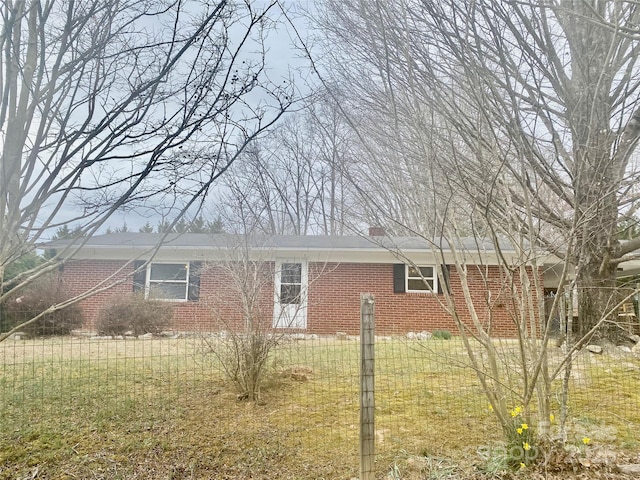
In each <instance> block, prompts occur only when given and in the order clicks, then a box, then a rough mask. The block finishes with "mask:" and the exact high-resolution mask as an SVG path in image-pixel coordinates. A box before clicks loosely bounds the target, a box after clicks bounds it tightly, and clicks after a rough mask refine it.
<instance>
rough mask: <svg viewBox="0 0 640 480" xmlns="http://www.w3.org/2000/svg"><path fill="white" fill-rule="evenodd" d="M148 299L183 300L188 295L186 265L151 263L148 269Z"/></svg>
mask: <svg viewBox="0 0 640 480" xmlns="http://www.w3.org/2000/svg"><path fill="white" fill-rule="evenodd" d="M147 285H148V287H147V288H148V292H149V295H148V298H153V299H156V300H183V301H186V300H187V299H188V294H189V264H188V263H152V264H151V265H150V266H149V269H148V284H147Z"/></svg>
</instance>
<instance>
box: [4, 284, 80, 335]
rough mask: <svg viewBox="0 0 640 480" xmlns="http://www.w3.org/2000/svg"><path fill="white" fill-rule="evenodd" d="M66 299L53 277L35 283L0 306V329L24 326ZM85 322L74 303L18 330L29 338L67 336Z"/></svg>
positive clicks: (60, 285)
mask: <svg viewBox="0 0 640 480" xmlns="http://www.w3.org/2000/svg"><path fill="white" fill-rule="evenodd" d="M68 298H69V295H67V293H66V292H65V289H64V285H63V284H61V283H60V282H59V281H58V280H57V279H56V278H55V277H53V276H48V277H44V278H42V279H38V280H36V281H34V282H33V283H32V284H31V285H29V286H27V287H25V288H24V289H21V290H20V291H19V292H16V293H15V294H13V295H10V296H9V298H8V299H7V300H6V301H5V302H4V303H3V305H2V310H1V312H0V314H1V315H2V317H1V319H0V330H1V331H5V332H8V331H9V330H11V329H12V328H14V327H16V326H18V325H20V324H21V323H24V322H26V321H28V320H30V319H32V318H34V317H35V316H37V315H39V314H40V313H42V312H44V311H45V310H46V309H47V308H49V307H51V306H52V305H56V304H58V303H61V302H63V301H65V300H67V299H68ZM83 323H84V315H83V313H82V309H81V308H80V306H79V305H78V304H77V303H74V304H71V305H69V306H68V307H65V308H63V309H60V310H56V311H54V312H51V313H47V314H46V315H44V316H42V317H41V318H39V319H38V320H36V321H35V322H33V323H30V324H29V325H25V326H24V327H21V328H20V331H21V332H24V333H26V334H27V335H30V336H32V337H41V336H52V335H68V334H69V333H71V331H72V330H74V329H76V328H80V327H81V326H82V324H83Z"/></svg>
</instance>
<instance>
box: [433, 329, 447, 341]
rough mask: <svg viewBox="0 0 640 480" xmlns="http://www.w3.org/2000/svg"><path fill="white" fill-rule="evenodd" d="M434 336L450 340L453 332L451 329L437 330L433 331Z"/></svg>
mask: <svg viewBox="0 0 640 480" xmlns="http://www.w3.org/2000/svg"><path fill="white" fill-rule="evenodd" d="M432 335H433V338H438V339H440V340H449V339H450V338H451V332H449V330H436V331H434V332H433V334H432Z"/></svg>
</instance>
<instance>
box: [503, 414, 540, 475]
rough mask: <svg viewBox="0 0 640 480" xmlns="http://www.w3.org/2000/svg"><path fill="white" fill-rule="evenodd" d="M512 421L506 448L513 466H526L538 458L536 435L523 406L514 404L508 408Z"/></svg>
mask: <svg viewBox="0 0 640 480" xmlns="http://www.w3.org/2000/svg"><path fill="white" fill-rule="evenodd" d="M509 415H511V419H512V422H513V430H512V432H513V433H511V434H510V435H509V443H508V445H507V449H508V452H509V456H510V457H511V463H512V465H513V466H514V467H516V468H517V467H518V466H519V467H520V468H526V467H528V466H529V465H531V464H532V463H535V461H536V460H537V458H538V448H537V447H536V436H535V433H534V432H533V429H532V428H531V427H530V426H529V422H528V421H527V419H526V417H525V412H524V407H523V406H521V405H517V406H515V407H514V408H513V409H511V410H509Z"/></svg>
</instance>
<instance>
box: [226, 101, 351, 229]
mask: <svg viewBox="0 0 640 480" xmlns="http://www.w3.org/2000/svg"><path fill="white" fill-rule="evenodd" d="M332 102H333V99H332V98H331V97H329V96H325V97H324V98H319V97H317V96H316V97H314V101H313V102H311V103H310V104H309V105H308V106H307V107H306V108H305V109H304V110H302V111H300V112H297V113H295V114H292V115H291V116H289V117H288V118H287V119H286V120H285V121H284V122H282V123H281V124H280V125H279V126H278V127H277V128H276V129H275V130H274V131H273V132H271V133H270V134H269V135H268V136H266V137H265V138H263V139H261V140H260V141H258V142H256V143H254V145H253V146H252V147H251V149H247V150H246V151H245V153H244V161H243V162H241V163H240V164H238V165H236V166H235V167H234V168H233V169H232V170H231V172H230V175H228V176H227V177H226V182H225V184H226V192H227V194H226V196H225V199H224V201H223V203H224V204H225V207H226V217H227V223H229V224H231V225H235V226H236V228H239V227H242V229H245V228H249V230H250V231H252V232H261V233H266V234H296V235H306V234H311V233H316V234H317V233H322V234H338V233H341V232H343V231H344V230H343V228H344V227H343V225H344V216H345V211H346V210H348V206H347V204H348V203H349V189H348V188H347V184H346V182H345V170H346V169H347V168H348V165H349V156H350V153H351V152H350V151H351V144H350V142H351V140H350V131H349V130H348V129H347V128H346V124H345V123H344V121H343V119H342V116H341V115H340V114H339V112H338V111H337V109H336V108H335V106H333V105H332Z"/></svg>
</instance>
